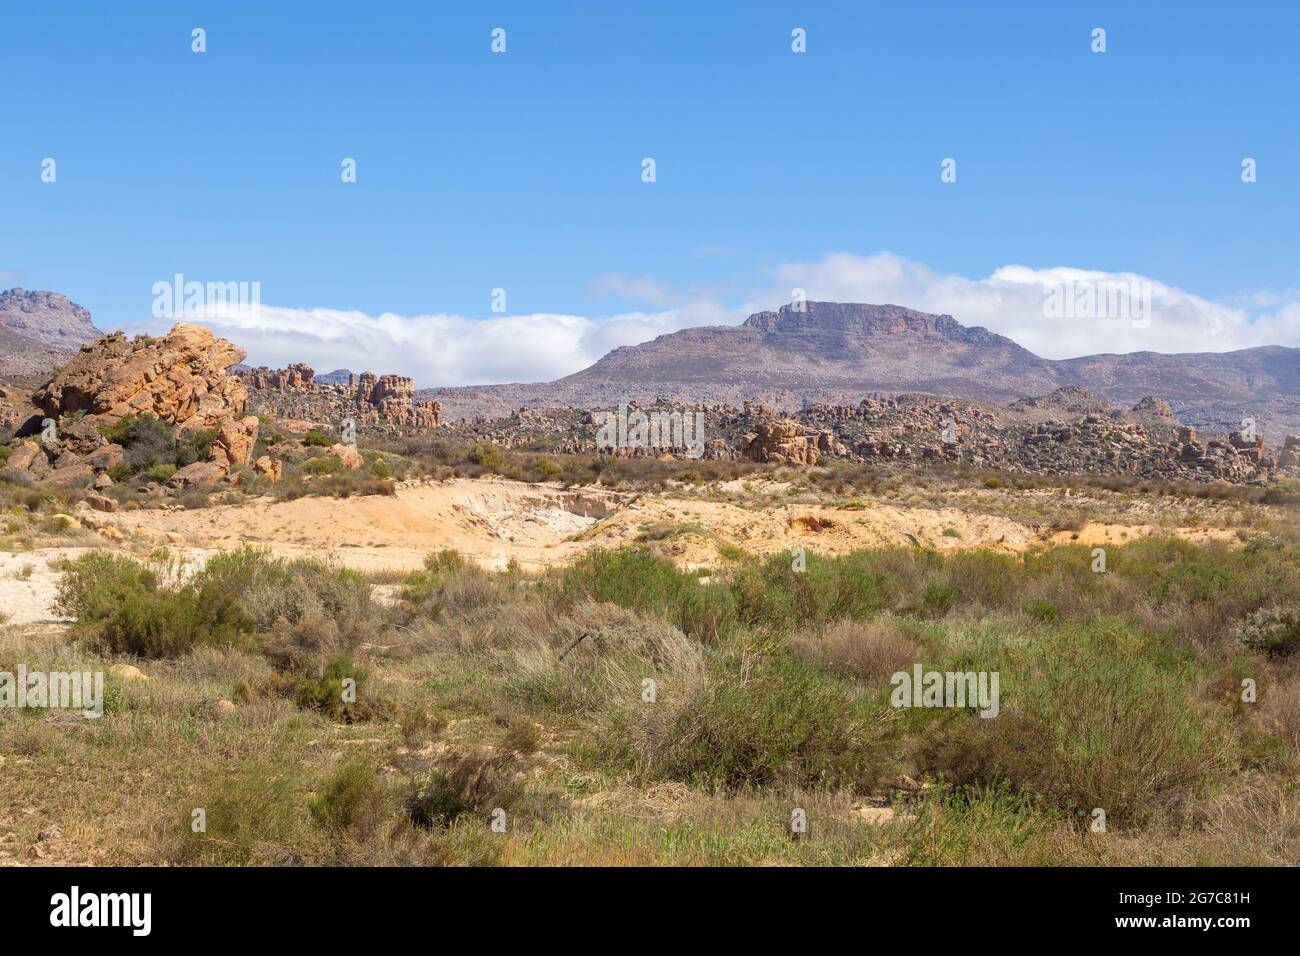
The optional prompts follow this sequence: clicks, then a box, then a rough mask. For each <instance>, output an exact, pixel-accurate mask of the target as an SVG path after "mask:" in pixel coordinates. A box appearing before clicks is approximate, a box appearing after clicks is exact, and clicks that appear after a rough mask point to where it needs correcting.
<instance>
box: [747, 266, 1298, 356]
mask: <svg viewBox="0 0 1300 956" xmlns="http://www.w3.org/2000/svg"><path fill="white" fill-rule="evenodd" d="M775 274H776V276H777V281H778V283H779V286H778V289H777V290H776V291H775V292H774V293H773V295H774V296H775V297H776V298H778V299H784V300H788V299H789V298H790V294H791V290H793V289H795V288H802V289H803V290H804V291H805V292H806V294H807V297H808V298H809V299H811V300H814V301H816V300H826V301H835V302H872V303H891V304H894V305H902V306H907V307H909V308H913V309H920V310H921V311H923V312H935V313H946V314H948V315H951V316H953V317H954V318H955V319H957V321H959V322H961V323H962V324H963V325H982V326H984V327H985V328H987V329H991V330H992V331H994V332H998V333H1000V334H1002V335H1005V336H1007V337H1008V338H1011V339H1014V340H1015V341H1016V342H1018V343H1019V344H1021V345H1023V346H1024V347H1025V348H1027V349H1029V350H1030V351H1031V352H1035V353H1037V354H1039V355H1042V356H1044V357H1045V358H1071V357H1073V356H1076V355H1090V354H1095V353H1099V352H1140V351H1144V350H1150V351H1154V352H1226V351H1231V350H1232V349H1242V348H1250V347H1252V346H1257V345H1292V346H1300V300H1298V299H1297V298H1296V297H1295V295H1294V294H1291V295H1278V294H1264V293H1258V294H1255V295H1253V296H1251V297H1249V304H1248V306H1246V307H1241V306H1230V305H1225V304H1222V303H1219V302H1214V301H1211V300H1209V299H1205V298H1202V297H1201V296H1197V295H1193V294H1192V293H1190V292H1186V291H1184V290H1182V289H1179V288H1177V287H1175V286H1170V285H1166V284H1165V283H1163V282H1160V281H1159V280H1157V279H1152V278H1150V277H1148V276H1141V275H1137V274H1135V273H1130V272H1122V273H1121V272H1096V271H1090V270H1085V269H1073V268H1068V267H1057V268H1052V269H1032V268H1029V267H1028V266H1019V265H1009V266H1003V267H1001V268H999V269H997V270H995V271H994V272H993V274H992V275H990V276H988V277H987V278H983V279H968V278H966V277H965V276H960V275H954V274H950V273H948V274H945V273H941V272H937V271H935V270H934V269H931V268H930V267H929V266H926V265H925V264H923V263H920V262H915V261H912V260H910V259H904V258H902V257H901V256H896V255H894V254H892V253H888V252H882V253H878V254H876V255H872V256H858V255H852V254H850V253H833V254H830V255H827V256H824V257H822V258H821V259H818V260H816V261H812V262H787V263H783V264H782V265H780V266H778V267H777V269H776V270H775ZM1107 289H1131V290H1133V297H1132V298H1133V301H1132V306H1134V307H1135V308H1130V309H1129V310H1128V311H1127V312H1125V313H1124V314H1111V315H1109V316H1106V314H1105V310H1093V311H1092V312H1091V313H1089V311H1088V310H1087V309H1086V308H1076V309H1074V310H1073V312H1072V313H1068V314H1062V313H1060V312H1057V313H1055V314H1054V313H1053V312H1052V310H1051V309H1050V308H1049V307H1048V306H1049V304H1050V303H1051V302H1052V301H1053V299H1052V297H1053V296H1060V295H1062V294H1063V293H1072V294H1075V293H1077V294H1085V293H1087V292H1088V291H1089V290H1092V291H1097V290H1102V291H1104V290H1107ZM1057 301H1059V299H1058V300H1057ZM1121 303H1122V304H1125V303H1123V300H1121ZM1148 305H1149V309H1148V308H1147V306H1148ZM1099 314H1101V315H1102V316H1103V317H1096V316H1098V315H1099ZM1148 319H1149V321H1147V320H1148Z"/></svg>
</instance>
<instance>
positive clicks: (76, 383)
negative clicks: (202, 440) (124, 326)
mask: <svg viewBox="0 0 1300 956" xmlns="http://www.w3.org/2000/svg"><path fill="white" fill-rule="evenodd" d="M243 357H244V352H243V350H242V349H240V348H239V347H238V346H235V345H233V344H232V343H230V342H228V341H226V340H225V339H218V338H215V337H214V336H213V335H212V333H211V332H209V331H208V330H207V329H205V328H202V327H200V326H197V325H186V324H180V325H177V326H175V327H174V328H173V329H172V330H171V331H170V332H169V333H167V334H166V335H164V336H161V337H157V338H155V337H151V336H140V337H138V338H136V339H135V340H134V341H131V340H128V339H127V337H126V336H125V335H123V334H122V333H121V332H115V333H113V334H112V335H107V336H105V337H104V338H102V339H99V340H98V341H97V342H94V343H92V344H89V345H85V346H82V349H81V351H80V352H79V353H78V354H77V356H76V357H75V358H73V359H72V361H70V362H69V363H68V364H67V366H66V367H65V368H63V369H62V370H60V371H59V372H58V374H56V375H55V376H54V377H53V378H51V379H50V380H49V381H48V382H46V383H45V384H44V385H43V386H41V387H40V388H39V389H37V390H36V392H35V393H33V395H32V403H33V404H34V405H36V407H37V408H39V409H40V411H41V414H42V415H43V416H44V417H45V418H46V419H47V420H53V429H52V431H45V430H43V433H42V435H41V439H40V442H39V444H38V443H36V442H29V443H24V444H23V445H20V446H19V447H18V449H17V450H16V451H15V452H14V453H13V454H11V456H10V461H9V467H10V468H11V469H18V470H20V471H26V472H27V473H28V474H30V475H32V476H33V477H35V478H38V479H40V480H44V481H47V482H49V481H55V480H58V481H66V482H68V483H81V482H82V481H83V479H84V481H86V482H89V481H91V480H94V478H95V475H96V473H98V472H103V471H106V470H107V469H109V468H111V467H112V466H113V465H114V464H116V463H117V462H119V461H120V460H121V455H122V448H121V447H120V446H118V445H114V444H110V443H107V442H106V441H105V440H104V438H103V436H102V435H101V431H100V430H101V429H102V428H106V427H109V426H112V425H114V424H116V423H117V422H120V421H121V420H122V419H123V418H126V417H127V416H129V415H152V416H155V417H157V418H159V419H161V420H162V421H164V422H167V423H169V424H171V425H172V426H173V438H174V439H176V440H177V441H179V440H181V439H182V438H184V437H186V436H189V435H192V434H193V433H195V432H209V433H211V435H212V444H211V449H212V451H211V459H210V460H209V461H206V462H194V463H193V464H191V465H188V466H186V467H185V468H182V469H180V470H179V471H177V472H176V474H175V475H174V476H173V477H172V482H173V483H174V484H176V485H188V484H209V483H211V482H213V481H216V480H218V479H220V478H222V477H225V476H226V475H228V474H229V473H230V471H231V469H232V468H233V467H234V466H236V465H241V464H244V463H246V462H247V461H248V460H249V458H250V457H251V455H252V451H253V445H254V444H255V443H256V441H257V431H258V420H257V418H255V417H253V416H251V415H248V414H247V412H248V394H247V392H246V391H245V389H244V386H243V383H242V382H241V381H240V380H239V378H238V377H236V376H234V375H231V374H229V373H228V372H227V371H226V369H228V368H229V367H230V366H231V365H234V364H235V363H236V362H238V361H240V360H241V359H242V358H243ZM33 449H35V450H36V451H35V453H34V454H33V451H32V450H33ZM45 466H47V467H48V473H46V467H45Z"/></svg>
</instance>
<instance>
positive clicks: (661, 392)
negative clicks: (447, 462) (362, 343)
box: [427, 302, 1300, 440]
mask: <svg viewBox="0 0 1300 956" xmlns="http://www.w3.org/2000/svg"><path fill="white" fill-rule="evenodd" d="M1071 385H1077V386H1083V387H1086V388H1087V389H1089V390H1090V391H1091V392H1092V393H1094V394H1095V395H1098V396H1101V397H1102V398H1104V399H1106V400H1108V401H1112V402H1116V403H1120V404H1124V405H1128V406H1131V405H1133V404H1134V403H1135V402H1137V401H1139V400H1141V399H1142V398H1144V397H1146V396H1151V395H1154V396H1157V397H1159V398H1161V399H1163V400H1164V401H1165V402H1168V404H1169V406H1170V407H1171V408H1172V410H1173V412H1174V413H1176V414H1177V416H1178V417H1179V418H1181V419H1182V420H1183V421H1185V422H1188V423H1189V424H1193V425H1197V426H1200V427H1203V428H1214V429H1221V430H1232V429H1236V428H1238V427H1240V424H1241V421H1242V419H1244V418H1252V419H1254V420H1255V422H1256V423H1257V428H1258V429H1259V430H1260V432H1261V433H1263V434H1264V435H1266V436H1269V437H1270V439H1272V440H1280V438H1281V436H1282V435H1284V434H1292V433H1296V432H1300V349H1295V348H1285V347H1282V346H1269V347H1265V348H1254V349H1244V350H1241V351H1236V352H1218V353H1194V354H1179V355H1163V354H1159V353H1155V352H1136V353H1133V354H1130V355H1090V356H1084V357H1081V358H1074V359H1067V360H1063V361H1056V360H1052V359H1045V358H1042V357H1040V356H1038V355H1035V354H1034V353H1032V352H1030V351H1029V350H1028V349H1025V348H1023V347H1021V346H1020V345H1018V344H1016V343H1015V342H1013V341H1012V340H1011V339H1009V338H1007V337H1005V336H1002V335H998V334H996V333H994V332H990V331H989V330H988V329H985V328H982V327H978V326H974V327H970V326H964V325H962V324H961V323H960V322H958V321H957V320H956V319H955V318H953V317H952V316H950V315H931V314H929V313H926V312H919V311H917V310H915V309H908V308H904V307H902V306H897V305H866V304H856V303H839V302H806V303H802V304H794V305H786V306H782V307H781V308H780V309H779V310H777V311H775V312H758V313H755V314H754V315H751V316H750V317H749V318H748V319H746V320H745V322H744V323H742V324H741V325H737V326H705V327H700V328H692V329H683V330H681V331H679V332H673V333H670V334H667V335H661V336H659V337H658V338H656V339H654V340H652V341H650V342H645V343H643V344H641V345H632V346H624V347H622V348H617V349H614V350H613V351H612V352H610V353H609V354H608V355H606V356H605V357H604V358H602V359H601V360H600V361H598V362H596V363H595V364H594V365H592V366H591V367H589V368H586V369H583V370H582V371H580V372H577V373H575V374H573V375H569V376H566V377H565V378H561V379H558V380H557V381H554V382H546V383H539V384H534V385H524V384H511V385H493V386H473V387H469V388H440V389H431V390H428V392H427V397H431V398H437V399H438V400H439V401H441V402H442V404H443V407H444V409H445V411H444V416H445V417H446V418H448V419H455V418H460V417H464V416H476V415H496V414H504V413H507V412H508V411H509V410H510V409H512V408H517V407H519V406H521V405H527V406H530V407H549V406H557V405H569V406H577V407H587V408H603V407H610V406H613V405H616V404H618V403H619V402H626V401H629V400H633V399H635V400H638V401H643V402H644V401H653V400H654V399H655V398H657V397H659V396H665V397H670V398H673V399H676V400H679V401H686V402H707V403H720V402H729V403H739V402H743V401H746V400H757V401H762V402H765V403H767V404H769V405H772V406H773V407H777V408H786V409H792V408H798V407H800V406H802V405H804V404H808V403H811V402H830V403H844V402H856V401H857V400H859V399H860V398H861V397H862V396H863V395H866V394H870V393H873V392H887V393H901V392H926V393H930V394H933V395H941V396H948V397H954V398H963V399H971V400H982V401H992V402H999V403H1009V402H1012V401H1015V400H1017V399H1021V398H1026V397H1029V396H1033V395H1045V394H1048V393H1050V392H1053V391H1055V390H1056V389H1058V388H1062V387H1064V386H1071Z"/></svg>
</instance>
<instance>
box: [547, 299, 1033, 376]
mask: <svg viewBox="0 0 1300 956" xmlns="http://www.w3.org/2000/svg"><path fill="white" fill-rule="evenodd" d="M1051 366H1052V363H1051V362H1048V361H1047V360H1045V359H1041V358H1039V357H1038V356H1036V355H1034V354H1033V353H1032V352H1030V351H1028V350H1027V349H1024V348H1021V347H1020V346H1019V345H1017V344H1016V343H1015V342H1013V341H1011V340H1010V339H1008V338H1005V337H1004V336H1001V335H996V334H995V333H993V332H990V331H989V330H988V329H985V328H980V327H974V328H967V327H966V326H963V325H962V324H961V323H959V322H958V321H957V320H956V319H954V318H953V317H952V316H950V315H930V314H928V313H926V312H917V311H916V310H914V309H905V308H902V307H901V306H896V305H853V304H844V303H838V302H806V303H803V304H802V307H800V306H795V305H786V306H782V307H781V309H780V310H779V311H777V312H758V313H755V314H754V315H751V316H750V317H749V318H748V319H746V320H745V321H744V323H743V324H741V325H738V326H708V327H703V328H695V329H683V330H682V331H680V332H673V333H671V334H668V335H661V336H659V337H658V338H656V339H654V340H653V341H651V342H646V343H644V344H642V345H633V346H625V347H623V348H618V349H615V350H614V351H612V352H610V353H609V354H608V355H606V356H605V357H604V358H602V359H601V360H600V361H599V362H597V363H596V364H595V365H593V366H591V367H590V368H587V369H584V370H583V371H581V372H578V373H576V374H574V375H570V376H568V377H566V378H562V379H560V380H559V381H558V382H556V383H555V384H557V385H598V384H605V383H613V382H620V383H622V382H626V383H634V382H635V383H655V382H662V383H665V384H667V383H681V384H694V385H701V386H709V385H712V386H718V387H727V386H731V387H738V388H741V389H747V388H752V389H758V390H771V389H777V390H790V391H792V392H796V393H799V394H801V395H804V394H808V393H810V392H813V391H824V390H835V389H848V390H850V391H861V390H863V389H867V390H873V389H890V390H897V391H934V392H936V393H938V394H951V395H957V394H959V392H957V391H953V388H954V387H957V388H960V389H961V390H962V391H963V392H969V391H970V390H971V389H978V394H972V395H969V396H965V395H963V396H962V397H972V398H987V399H992V400H999V399H1006V398H1014V397H1019V396H1021V395H1026V394H1038V393H1042V392H1045V391H1051V389H1052V388H1054V387H1055V386H1056V385H1058V384H1059V382H1057V381H1056V379H1055V378H1054V377H1053V375H1052V368H1051ZM975 367H978V368H979V369H980V374H978V375H972V374H971V372H972V370H973V369H974V368H975ZM1022 389H1024V390H1023V391H1022Z"/></svg>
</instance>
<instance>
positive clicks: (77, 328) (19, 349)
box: [0, 289, 104, 376]
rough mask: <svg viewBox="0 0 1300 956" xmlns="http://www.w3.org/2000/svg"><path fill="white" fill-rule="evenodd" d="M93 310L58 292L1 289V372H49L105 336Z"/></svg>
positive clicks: (13, 373) (17, 374)
mask: <svg viewBox="0 0 1300 956" xmlns="http://www.w3.org/2000/svg"><path fill="white" fill-rule="evenodd" d="M103 334H104V333H103V332H101V331H100V330H99V329H97V328H95V326H94V325H93V324H92V323H91V321H90V312H89V311H88V310H87V309H84V308H82V307H81V306H79V305H77V304H76V303H75V302H70V301H69V300H68V297H67V296H65V295H60V294H59V293H57V292H40V291H31V292H29V291H28V290H26V289H9V290H7V291H5V292H0V375H13V376H32V375H38V376H39V375H44V374H47V373H48V372H49V371H50V369H52V368H53V367H54V366H55V365H59V364H61V363H63V362H66V361H67V360H68V359H70V358H71V357H72V356H73V355H75V354H76V353H77V351H78V350H79V349H80V348H81V346H83V345H85V344H86V343H87V342H93V341H95V340H96V339H98V338H100V337H101V336H103Z"/></svg>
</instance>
